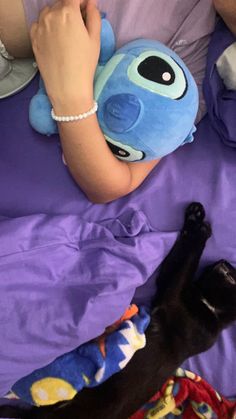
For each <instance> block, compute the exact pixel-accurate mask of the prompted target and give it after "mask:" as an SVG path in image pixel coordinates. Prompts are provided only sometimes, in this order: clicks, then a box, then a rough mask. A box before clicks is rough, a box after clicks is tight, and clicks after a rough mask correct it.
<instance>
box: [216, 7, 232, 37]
mask: <svg viewBox="0 0 236 419" xmlns="http://www.w3.org/2000/svg"><path fill="white" fill-rule="evenodd" d="M213 3H214V6H215V8H216V10H217V12H218V13H219V15H220V16H221V17H222V19H223V20H224V21H225V23H226V25H227V26H228V28H229V29H230V30H231V31H232V33H233V34H234V35H235V36H236V1H235V0H213Z"/></svg>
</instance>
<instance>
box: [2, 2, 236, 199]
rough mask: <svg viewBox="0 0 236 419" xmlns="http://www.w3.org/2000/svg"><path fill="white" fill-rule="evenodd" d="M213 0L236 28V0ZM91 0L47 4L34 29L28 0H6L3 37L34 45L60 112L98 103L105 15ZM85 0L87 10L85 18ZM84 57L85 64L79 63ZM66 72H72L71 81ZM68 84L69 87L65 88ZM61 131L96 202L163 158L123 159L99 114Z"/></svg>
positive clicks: (78, 176)
mask: <svg viewBox="0 0 236 419" xmlns="http://www.w3.org/2000/svg"><path fill="white" fill-rule="evenodd" d="M213 2H214V4H215V7H216V9H217V11H218V12H219V13H220V14H221V15H222V17H223V19H224V20H225V22H226V24H227V25H228V26H229V28H230V29H231V30H232V31H233V32H234V33H235V34H236V5H235V1H234V0H213ZM88 3H89V5H87V0H61V1H58V2H56V4H55V5H54V6H53V7H52V8H49V7H47V8H45V9H44V10H43V11H42V12H41V14H40V16H39V20H38V22H37V23H35V24H34V25H33V26H32V28H31V31H30V33H29V30H28V27H27V24H26V20H25V15H24V9H23V4H22V0H11V1H10V2H9V0H0V38H1V39H2V41H3V43H4V44H5V45H6V48H7V50H8V51H9V52H10V53H11V54H12V55H14V56H15V57H27V56H32V47H31V45H33V52H34V55H35V58H36V60H37V63H38V66H39V69H40V72H41V75H42V77H43V79H44V82H45V85H46V90H47V93H48V95H49V98H50V100H51V103H52V104H53V107H54V110H55V113H56V114H59V115H69V114H77V113H81V112H85V111H87V110H88V109H90V108H91V107H92V104H93V87H92V86H93V76H94V72H95V68H96V65H97V59H98V55H99V48H100V16H99V13H98V10H97V8H96V6H95V4H94V0H90V1H89V2H88ZM79 4H80V5H81V6H82V8H83V11H84V13H85V15H86V16H87V20H86V21H85V23H84V21H83V19H82V18H81V17H82V15H81V12H80V8H78V5H79ZM75 16H76V18H75ZM67 18H68V21H67ZM9 27H10V28H11V30H10V31H9ZM72 27H73V29H72ZM56 28H60V30H56ZM68 46H70V48H68ZM65 51H66V54H67V56H65ZM78 51H79V52H78ZM85 52H86V53H85ZM48 57H50V60H49V59H48ZM81 62H83V64H84V66H83V68H82V67H81V65H80V66H78V63H81ZM61 63H63V65H61ZM63 67H64V68H63ZM75 68H76V69H78V68H80V75H79V76H78V71H77V70H76V74H75V71H74V69H75ZM73 73H74V74H73ZM65 74H66V75H68V74H70V77H67V78H66V81H67V82H66V83H64V80H65ZM62 85H63V86H64V87H65V90H64V91H63V92H62V89H61V86H62ZM75 91H76V92H77V91H79V92H80V95H76V96H75V95H74V92H75ZM59 132H60V138H61V143H62V147H63V152H64V155H65V158H66V161H67V165H68V168H69V170H70V172H71V174H72V176H73V178H74V179H75V181H76V182H77V183H78V184H79V186H80V187H81V189H82V190H83V191H84V192H85V194H86V195H87V197H88V198H89V199H90V200H91V201H92V202H95V203H107V202H110V201H112V200H115V199H117V198H119V197H121V196H124V195H127V194H128V193H130V192H132V191H133V190H134V189H136V188H137V187H138V186H139V185H140V184H141V183H142V182H143V181H144V179H145V178H146V177H147V176H148V174H149V173H150V172H151V171H152V169H153V168H154V167H155V166H156V164H157V163H158V162H159V160H153V161H151V162H139V163H127V162H122V161H119V160H118V159H117V158H116V157H114V155H113V154H112V153H111V151H110V149H109V147H108V146H107V144H106V141H105V139H104V136H103V133H102V131H101V129H100V127H99V124H98V121H97V117H96V115H93V116H92V117H89V118H88V119H86V120H83V122H79V123H74V124H67V123H60V124H59ZM111 173H112V176H111Z"/></svg>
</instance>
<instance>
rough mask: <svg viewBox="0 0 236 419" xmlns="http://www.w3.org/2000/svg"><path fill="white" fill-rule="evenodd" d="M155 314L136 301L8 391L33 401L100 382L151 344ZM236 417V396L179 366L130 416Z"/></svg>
mask: <svg viewBox="0 0 236 419" xmlns="http://www.w3.org/2000/svg"><path fill="white" fill-rule="evenodd" d="M149 322H150V316H149V314H148V312H147V310H146V309H145V308H144V307H141V308H140V309H138V308H137V306H136V305H132V306H130V307H129V308H128V309H127V310H126V312H125V314H124V316H122V318H121V319H120V320H118V321H117V322H116V323H115V324H114V325H112V326H110V327H108V328H107V329H106V331H105V333H104V334H103V335H102V336H100V337H99V338H97V339H96V340H94V341H91V342H89V343H86V344H84V345H82V346H80V347H79V348H77V349H76V350H75V351H72V352H70V353H68V354H66V355H64V356H62V357H60V358H57V359H56V360H55V361H54V362H53V363H51V364H50V365H48V366H46V367H45V368H42V369H40V370H37V371H35V372H33V373H32V374H30V375H28V376H27V377H24V378H23V379H21V380H19V381H18V382H17V383H16V384H15V385H14V386H13V388H12V391H11V392H10V393H9V394H8V395H7V396H6V397H7V398H9V399H13V398H17V399H22V400H24V401H26V402H28V403H30V404H35V405H41V406H42V405H49V404H53V403H56V402H58V401H60V400H65V399H67V400H70V399H72V398H73V397H74V396H75V394H76V393H77V392H78V391H80V390H81V389H82V388H83V387H94V386H96V385H99V384H100V383H102V382H103V381H105V380H107V379H108V378H109V377H110V376H111V375H113V374H114V373H116V372H118V371H120V370H121V369H123V368H124V367H125V366H126V364H127V363H128V362H129V360H130V359H131V358H132V356H133V355H134V353H135V352H136V351H137V350H139V349H141V348H143V347H144V346H145V343H146V340H145V330H146V328H147V326H148V324H149ZM177 417H178V418H183V419H194V418H202V419H217V418H219V419H236V401H230V400H227V399H225V398H224V397H222V396H220V395H219V393H218V392H216V391H215V390H214V389H213V388H212V387H211V386H210V385H209V384H208V383H207V382H206V381H205V380H203V379H202V378H201V377H199V376H198V375H196V374H194V373H192V372H190V371H186V370H183V369H181V368H179V369H178V370H177V371H176V373H175V375H174V376H172V377H171V378H170V379H169V380H168V381H167V382H166V383H165V384H164V386H163V387H162V389H161V390H160V391H158V392H157V393H156V394H155V395H154V396H153V397H152V399H151V400H150V401H149V402H148V403H146V404H145V405H144V406H143V407H142V408H141V409H140V410H139V411H138V412H136V413H135V414H134V415H133V416H132V417H131V418H130V419H144V418H145V419H162V418H166V419H174V418H177Z"/></svg>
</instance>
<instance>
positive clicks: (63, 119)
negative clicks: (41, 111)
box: [51, 101, 98, 122]
mask: <svg viewBox="0 0 236 419" xmlns="http://www.w3.org/2000/svg"><path fill="white" fill-rule="evenodd" d="M97 110H98V104H97V102H95V101H94V104H93V107H92V108H91V109H90V110H89V111H88V112H84V113H81V114H79V115H74V116H73V115H71V116H57V115H55V113H54V110H53V108H52V110H51V116H52V119H54V121H57V122H75V121H80V120H81V119H85V118H88V117H89V116H90V115H93V114H94V113H96V112H97Z"/></svg>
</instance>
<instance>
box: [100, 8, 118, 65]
mask: <svg viewBox="0 0 236 419" xmlns="http://www.w3.org/2000/svg"><path fill="white" fill-rule="evenodd" d="M101 18H102V28H101V50H100V56H99V61H98V63H99V65H100V66H104V65H105V64H106V63H107V61H109V60H110V58H111V57H112V55H113V54H114V52H115V44H116V42H115V35H114V32H113V29H112V26H111V24H110V22H109V21H108V20H107V19H106V15H105V13H101Z"/></svg>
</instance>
